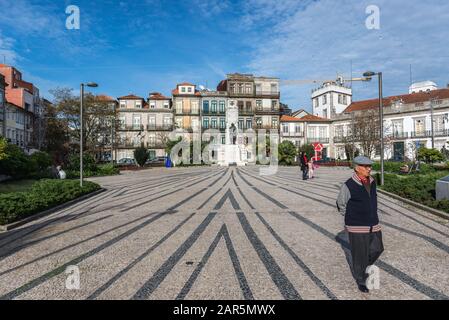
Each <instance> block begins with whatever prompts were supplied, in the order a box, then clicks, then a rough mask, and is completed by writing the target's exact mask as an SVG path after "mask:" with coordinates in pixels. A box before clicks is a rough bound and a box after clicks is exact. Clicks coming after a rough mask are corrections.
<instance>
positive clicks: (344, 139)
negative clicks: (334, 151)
mask: <svg viewBox="0 0 449 320" xmlns="http://www.w3.org/2000/svg"><path fill="white" fill-rule="evenodd" d="M346 142H352V140H351V137H350V136H346V137H343V136H335V137H334V143H346Z"/></svg>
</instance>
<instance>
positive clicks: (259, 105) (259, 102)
mask: <svg viewBox="0 0 449 320" xmlns="http://www.w3.org/2000/svg"><path fill="white" fill-rule="evenodd" d="M256 108H257V110H262V100H256Z"/></svg>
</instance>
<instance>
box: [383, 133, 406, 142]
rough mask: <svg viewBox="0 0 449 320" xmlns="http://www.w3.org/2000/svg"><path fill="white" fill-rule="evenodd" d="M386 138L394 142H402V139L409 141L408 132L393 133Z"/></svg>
mask: <svg viewBox="0 0 449 320" xmlns="http://www.w3.org/2000/svg"><path fill="white" fill-rule="evenodd" d="M385 137H387V138H390V139H392V140H400V139H408V138H409V133H408V132H393V133H391V134H386V135H385Z"/></svg>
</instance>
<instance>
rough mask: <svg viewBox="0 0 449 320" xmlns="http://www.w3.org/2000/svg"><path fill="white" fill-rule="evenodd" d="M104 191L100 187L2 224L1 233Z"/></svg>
mask: <svg viewBox="0 0 449 320" xmlns="http://www.w3.org/2000/svg"><path fill="white" fill-rule="evenodd" d="M104 191H106V189H104V188H101V189H99V190H97V191H93V192H91V193H88V194H85V195H82V196H81V197H78V198H76V199H73V200H70V201H67V202H65V203H62V204H60V205H57V206H56V207H53V208H50V209H47V210H45V211H42V212H39V213H36V214H33V215H31V216H29V217H27V218H25V219H22V220H19V221H16V222H13V223H10V224H5V225H0V233H1V232H5V231H9V230H12V229H15V228H18V227H20V226H23V225H24V224H27V223H28V222H31V221H34V220H37V219H39V218H42V217H44V216H47V215H49V214H51V213H54V212H56V211H58V210H61V209H64V208H67V207H69V206H71V205H73V204H75V203H78V202H81V201H83V200H86V199H89V198H91V197H93V196H96V195H98V194H100V193H102V192H104Z"/></svg>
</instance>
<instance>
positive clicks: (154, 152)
mask: <svg viewBox="0 0 449 320" xmlns="http://www.w3.org/2000/svg"><path fill="white" fill-rule="evenodd" d="M173 128H174V126H173V108H172V104H171V99H170V98H168V97H166V96H164V95H162V94H161V93H159V92H153V93H150V96H149V98H148V113H147V122H146V131H147V133H146V134H147V135H148V138H147V141H148V144H147V148H148V149H149V154H150V156H149V157H150V159H152V158H154V157H163V156H165V145H166V143H167V141H168V138H169V133H170V132H171V131H173Z"/></svg>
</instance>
